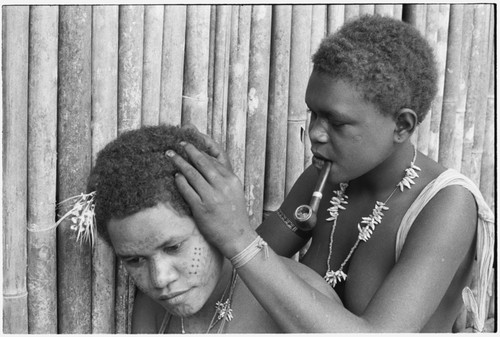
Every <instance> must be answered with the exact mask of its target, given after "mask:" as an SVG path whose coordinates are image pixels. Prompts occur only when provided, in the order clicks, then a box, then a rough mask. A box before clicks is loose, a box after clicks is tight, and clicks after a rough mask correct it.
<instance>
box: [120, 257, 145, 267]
mask: <svg viewBox="0 0 500 337" xmlns="http://www.w3.org/2000/svg"><path fill="white" fill-rule="evenodd" d="M145 260H146V259H145V258H143V257H141V256H132V257H127V258H124V259H123V262H125V264H127V265H129V266H131V267H138V266H140V265H141V264H142V263H143V262H144V261H145Z"/></svg>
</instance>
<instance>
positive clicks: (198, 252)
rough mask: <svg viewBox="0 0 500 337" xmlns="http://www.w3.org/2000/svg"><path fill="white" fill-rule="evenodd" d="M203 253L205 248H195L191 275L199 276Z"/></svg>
mask: <svg viewBox="0 0 500 337" xmlns="http://www.w3.org/2000/svg"><path fill="white" fill-rule="evenodd" d="M202 251H203V248H201V247H194V254H193V257H192V258H191V261H190V269H189V274H190V275H198V270H199V269H200V260H201V256H202Z"/></svg>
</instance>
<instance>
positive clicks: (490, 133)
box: [479, 9, 496, 210]
mask: <svg viewBox="0 0 500 337" xmlns="http://www.w3.org/2000/svg"><path fill="white" fill-rule="evenodd" d="M490 11H491V12H490V15H491V17H490V33H489V36H488V37H489V39H490V43H489V47H490V50H489V58H490V71H489V87H488V100H487V105H486V122H485V133H484V145H483V146H484V148H483V157H482V159H481V182H480V185H479V186H480V190H481V193H482V194H483V196H484V199H485V200H486V203H487V204H488V205H489V206H490V208H491V209H492V210H494V209H496V207H495V206H496V205H495V57H494V53H495V44H494V42H493V41H492V39H493V38H494V33H493V30H494V27H495V17H494V11H493V10H491V9H490Z"/></svg>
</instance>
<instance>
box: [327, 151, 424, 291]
mask: <svg viewBox="0 0 500 337" xmlns="http://www.w3.org/2000/svg"><path fill="white" fill-rule="evenodd" d="M413 150H414V155H413V159H412V161H411V163H410V167H409V168H407V169H405V176H404V177H403V179H402V180H401V181H400V182H399V183H397V185H396V187H395V188H394V190H393V191H392V192H391V194H390V195H389V196H388V197H387V199H386V200H385V201H384V202H381V201H376V202H375V207H374V208H373V210H372V214H370V215H369V216H367V217H362V218H361V222H359V223H358V231H359V234H358V238H357V240H356V242H355V243H354V245H353V246H352V248H351V250H350V251H349V254H347V257H346V258H345V260H344V262H342V263H341V264H340V267H339V269H338V270H332V268H331V267H330V259H331V257H332V250H333V234H334V232H335V227H337V218H338V216H339V210H345V206H344V205H347V200H346V199H347V195H346V194H345V190H346V189H347V187H348V186H349V184H348V183H341V184H340V189H339V190H336V191H333V194H334V196H333V197H332V199H331V200H330V203H331V204H332V206H331V207H330V208H328V212H329V213H330V217H329V218H327V219H326V221H333V224H332V231H331V233H330V243H329V245H328V249H329V253H328V258H327V260H326V265H327V271H326V274H325V276H324V279H325V280H326V282H327V283H328V284H329V285H331V286H332V287H333V288H335V286H336V285H337V283H339V282H342V281H345V280H346V278H347V274H346V273H345V272H344V267H345V265H346V264H347V262H348V261H349V259H350V258H351V256H352V254H353V253H354V251H355V250H356V248H358V245H359V244H360V243H361V241H364V242H366V241H368V240H369V239H370V237H371V235H372V234H373V231H374V230H375V227H376V226H377V225H379V224H380V223H381V222H382V217H383V216H384V213H383V212H384V211H387V210H388V209H389V207H387V206H386V204H387V202H388V201H389V200H390V199H391V197H392V196H393V195H394V193H395V192H396V191H397V190H398V189H399V190H400V191H401V192H403V191H404V189H405V187H406V188H408V189H411V185H413V184H415V182H414V181H413V179H415V178H417V177H418V174H417V172H416V171H421V170H420V168H419V167H418V166H416V165H415V160H416V159H417V149H416V148H415V147H413Z"/></svg>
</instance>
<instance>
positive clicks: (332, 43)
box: [313, 15, 437, 122]
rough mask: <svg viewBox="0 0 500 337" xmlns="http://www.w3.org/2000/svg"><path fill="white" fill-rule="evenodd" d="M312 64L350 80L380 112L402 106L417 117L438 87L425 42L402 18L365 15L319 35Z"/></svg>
mask: <svg viewBox="0 0 500 337" xmlns="http://www.w3.org/2000/svg"><path fill="white" fill-rule="evenodd" d="M313 63H314V70H316V71H319V72H323V73H326V74H328V75H330V76H332V77H333V78H335V79H341V80H344V81H346V82H348V83H350V84H352V85H354V86H355V87H356V88H357V89H358V90H359V91H360V92H361V93H362V95H363V96H364V98H365V99H366V100H367V101H368V102H371V103H373V104H375V105H376V106H377V107H378V109H379V110H380V112H381V113H382V114H385V115H394V114H395V113H396V112H397V111H399V110H400V109H402V108H409V109H412V110H413V111H415V113H416V114H417V116H418V122H421V121H422V120H423V119H424V118H425V115H426V114H427V112H428V111H429V109H430V106H431V103H432V100H433V99H434V96H435V94H436V91H437V83H436V82H437V71H436V61H435V59H434V54H433V51H432V48H431V47H430V45H429V43H428V42H427V41H426V40H425V38H424V37H423V36H422V35H421V34H420V33H419V32H418V30H417V29H415V28H414V27H412V26H410V25H409V24H407V23H404V22H402V21H399V20H396V19H393V18H388V17H382V16H379V15H366V16H362V17H360V18H358V19H355V20H353V21H349V22H347V23H346V24H345V25H343V26H342V27H341V28H340V30H339V31H337V32H336V33H334V34H333V35H330V36H328V37H326V38H324V39H323V41H322V42H321V44H320V46H319V48H318V50H317V52H316V53H315V54H314V55H313Z"/></svg>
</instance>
